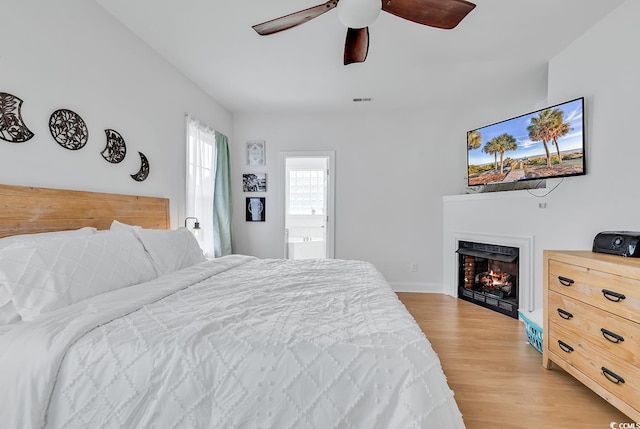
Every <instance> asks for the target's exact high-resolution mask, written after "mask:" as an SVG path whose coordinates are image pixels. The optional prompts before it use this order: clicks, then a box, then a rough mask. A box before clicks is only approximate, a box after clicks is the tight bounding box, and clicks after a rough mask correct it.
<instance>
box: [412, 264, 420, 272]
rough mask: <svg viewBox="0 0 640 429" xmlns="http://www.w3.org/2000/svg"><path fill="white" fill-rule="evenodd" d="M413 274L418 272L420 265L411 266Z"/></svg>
mask: <svg viewBox="0 0 640 429" xmlns="http://www.w3.org/2000/svg"><path fill="white" fill-rule="evenodd" d="M411 272H412V273H417V272H418V264H411Z"/></svg>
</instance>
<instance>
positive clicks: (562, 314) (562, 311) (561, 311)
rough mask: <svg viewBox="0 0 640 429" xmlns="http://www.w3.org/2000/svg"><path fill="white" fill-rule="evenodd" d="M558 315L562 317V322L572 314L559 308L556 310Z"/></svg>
mask: <svg viewBox="0 0 640 429" xmlns="http://www.w3.org/2000/svg"><path fill="white" fill-rule="evenodd" d="M558 315H559V316H560V317H562V318H563V319H564V320H569V319H571V318H572V317H573V314H571V313H569V312H568V311H566V310H563V309H561V308H558Z"/></svg>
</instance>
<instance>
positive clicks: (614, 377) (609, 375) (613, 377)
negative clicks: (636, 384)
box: [602, 366, 624, 384]
mask: <svg viewBox="0 0 640 429" xmlns="http://www.w3.org/2000/svg"><path fill="white" fill-rule="evenodd" d="M602 375H604V376H605V378H606V379H607V380H609V381H610V382H612V383H614V384H621V383H624V378H622V377H620V376H619V375H618V374H616V373H615V372H613V371H610V370H608V369H607V368H605V367H604V366H603V367H602Z"/></svg>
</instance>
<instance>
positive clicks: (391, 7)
mask: <svg viewBox="0 0 640 429" xmlns="http://www.w3.org/2000/svg"><path fill="white" fill-rule="evenodd" d="M475 7H476V5H475V4H473V3H469V2H468V1H465V0H329V1H327V2H326V3H323V4H319V5H317V6H314V7H310V8H308V9H304V10H301V11H298V12H294V13H292V14H289V15H285V16H281V17H279V18H276V19H272V20H270V21H266V22H263V23H261V24H257V25H254V26H253V27H252V28H253V29H254V30H255V31H256V32H257V33H258V34H259V35H261V36H266V35H269V34H274V33H278V32H280V31H283V30H288V29H289V28H292V27H296V26H298V25H300V24H304V23H305V22H308V21H311V20H312V19H314V18H317V17H319V16H320V15H322V14H324V13H326V12H329V11H330V10H332V9H335V8H337V9H338V17H339V18H340V21H341V22H342V23H343V24H344V25H345V26H346V27H347V37H346V40H345V46H344V65H348V64H352V63H362V62H364V60H365V59H366V58H367V53H368V52H369V27H368V26H369V25H370V24H371V23H373V22H374V21H375V20H376V18H377V17H378V15H379V13H380V11H381V10H383V11H385V12H387V13H390V14H392V15H395V16H398V17H400V18H403V19H406V20H408V21H412V22H415V23H417V24H422V25H428V26H430V27H436V28H442V29H447V30H450V29H452V28H455V27H456V26H457V25H458V24H459V23H460V21H462V20H463V19H464V17H465V16H467V14H468V13H469V12H471V11H472V10H473V9H474V8H475Z"/></svg>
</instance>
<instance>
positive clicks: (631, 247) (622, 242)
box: [593, 231, 640, 258]
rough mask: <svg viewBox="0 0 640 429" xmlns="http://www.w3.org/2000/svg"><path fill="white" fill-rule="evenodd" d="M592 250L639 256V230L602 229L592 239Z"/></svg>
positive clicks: (633, 256)
mask: <svg viewBox="0 0 640 429" xmlns="http://www.w3.org/2000/svg"><path fill="white" fill-rule="evenodd" d="M593 251H594V252H599V253H609V254H611V255H619V256H629V257H632V258H639V257H640V231H603V232H600V233H598V235H596V237H595V238H594V239H593Z"/></svg>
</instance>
